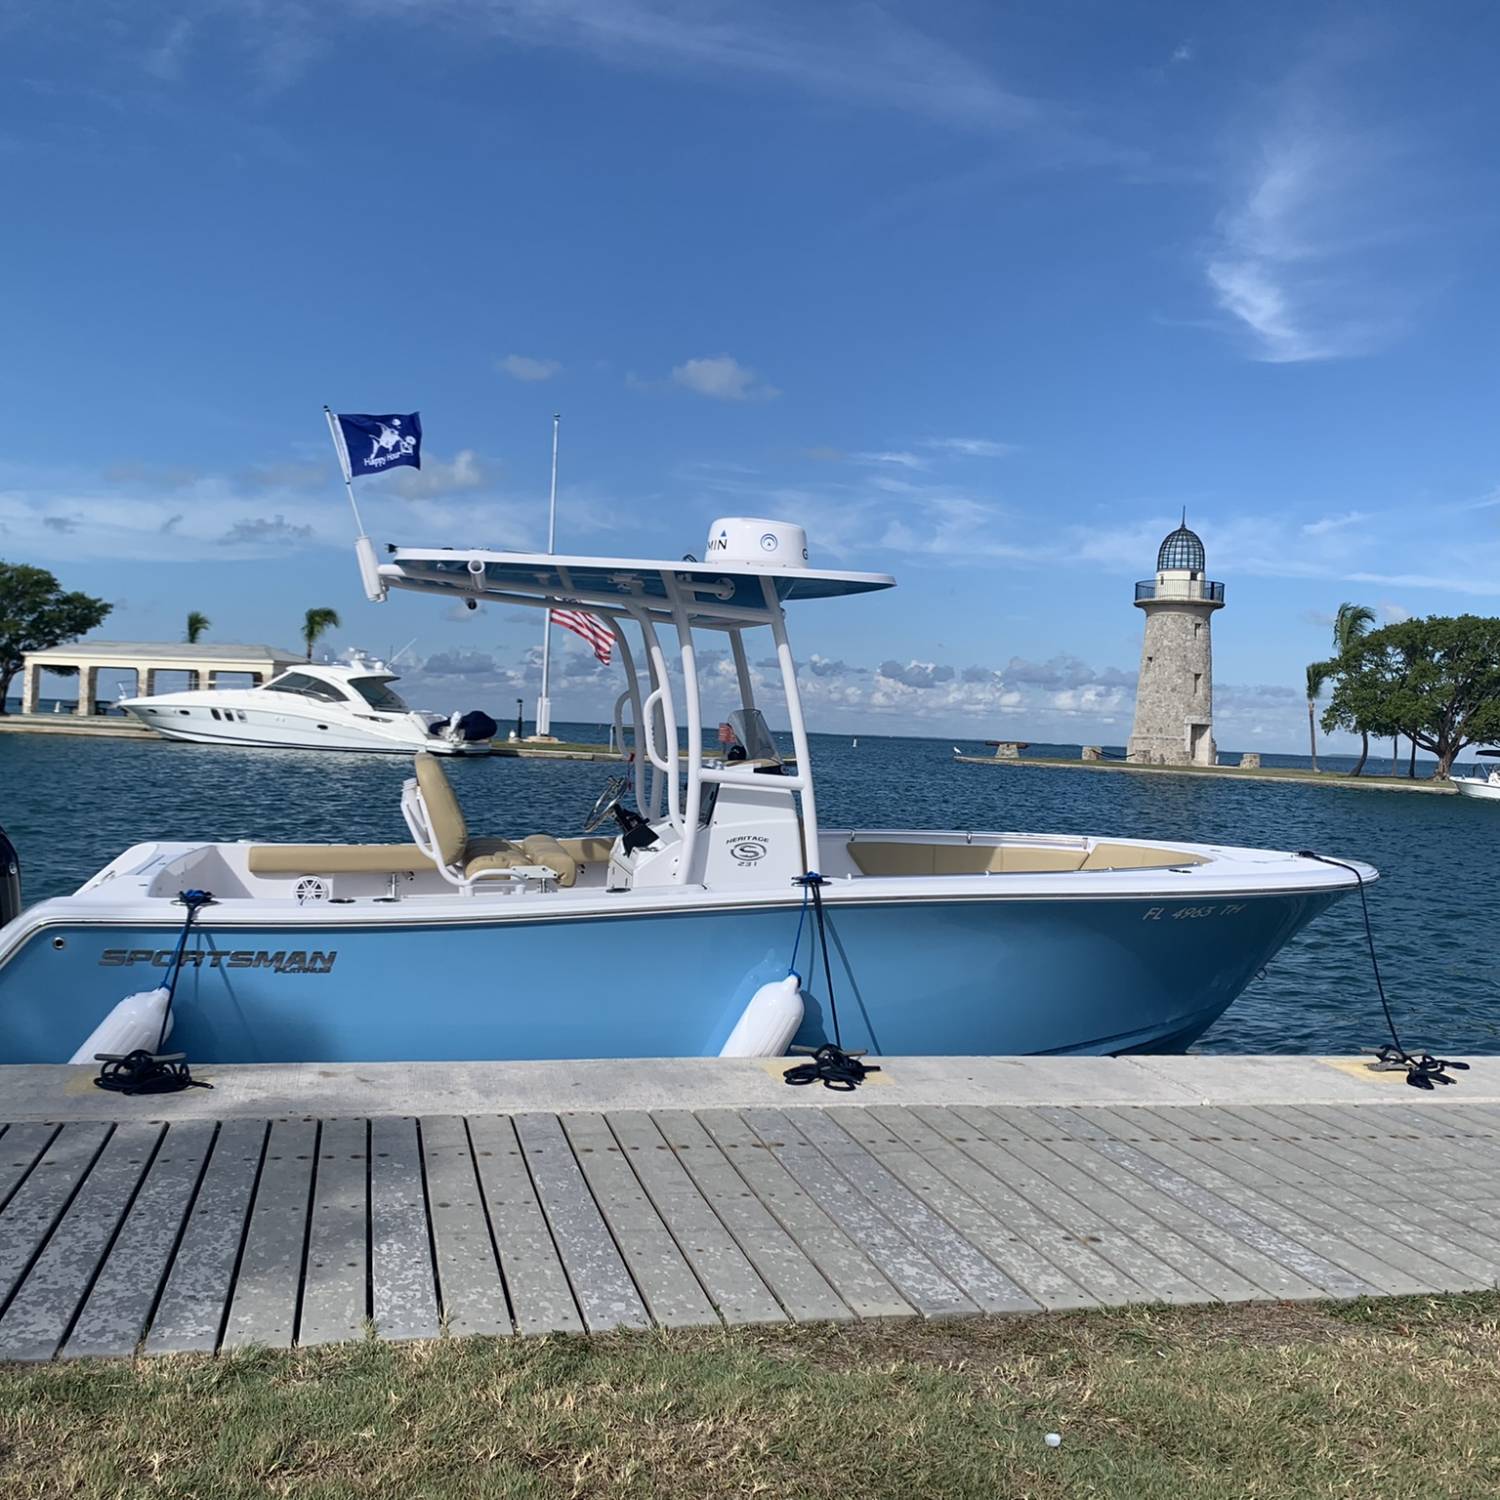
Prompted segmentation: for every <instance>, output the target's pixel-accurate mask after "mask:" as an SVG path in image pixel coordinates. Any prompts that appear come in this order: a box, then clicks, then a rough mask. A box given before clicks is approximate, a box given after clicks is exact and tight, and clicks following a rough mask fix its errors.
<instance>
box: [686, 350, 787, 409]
mask: <svg viewBox="0 0 1500 1500" xmlns="http://www.w3.org/2000/svg"><path fill="white" fill-rule="evenodd" d="M672 379H673V380H675V381H676V382H677V384H678V385H680V386H684V387H686V389H688V390H690V391H696V392H697V393H698V395H700V396H711V397H713V398H714V400H716V401H769V400H771V399H772V397H774V396H779V395H780V394H781V392H780V391H779V390H777V389H776V387H775V386H774V385H767V384H766V383H765V382H764V381H762V380H761V379H760V377H759V376H758V375H757V374H756V373H755V371H754V370H751V369H747V368H746V367H745V366H744V365H742V364H741V363H740V362H739V360H737V359H735V358H734V357H733V355H729V354H716V355H713V356H711V357H710V358H706V359H690V360H687V361H685V362H684V363H682V364H680V365H677V366H675V367H674V368H673V370H672Z"/></svg>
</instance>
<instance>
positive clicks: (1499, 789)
mask: <svg viewBox="0 0 1500 1500" xmlns="http://www.w3.org/2000/svg"><path fill="white" fill-rule="evenodd" d="M1449 780H1450V781H1452V783H1453V785H1454V788H1455V790H1456V791H1457V792H1458V794H1459V796H1460V797H1487V798H1489V800H1490V801H1492V802H1500V781H1485V780H1482V779H1481V778H1480V777H1478V776H1451V777H1449Z"/></svg>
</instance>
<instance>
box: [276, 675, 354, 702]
mask: <svg viewBox="0 0 1500 1500" xmlns="http://www.w3.org/2000/svg"><path fill="white" fill-rule="evenodd" d="M264 690H265V691H266V692H268V693H296V694H297V695H298V696H299V697H302V698H316V699H317V700H318V701H319V702H320V703H343V702H344V701H345V699H344V695H343V694H342V693H341V692H340V691H339V690H338V689H337V688H336V687H334V686H333V684H332V683H328V682H322V681H320V680H319V679H318V678H316V677H309V676H308V674H307V673H306V672H288V673H287V674H286V675H285V676H283V677H278V678H277V679H276V680H275V682H268V683H267V684H266V686H265V689H264Z"/></svg>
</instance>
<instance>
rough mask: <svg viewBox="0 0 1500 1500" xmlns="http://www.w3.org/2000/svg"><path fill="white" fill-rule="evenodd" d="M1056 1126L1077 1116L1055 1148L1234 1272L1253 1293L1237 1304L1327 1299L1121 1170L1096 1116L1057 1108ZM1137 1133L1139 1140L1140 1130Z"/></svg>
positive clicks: (1061, 1127)
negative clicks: (1105, 1145)
mask: <svg viewBox="0 0 1500 1500" xmlns="http://www.w3.org/2000/svg"><path fill="white" fill-rule="evenodd" d="M1049 1113H1050V1114H1051V1115H1052V1121H1051V1124H1052V1125H1053V1126H1054V1127H1055V1128H1057V1129H1059V1130H1068V1129H1069V1122H1068V1119H1067V1116H1068V1115H1070V1114H1073V1115H1076V1116H1077V1124H1076V1126H1074V1127H1072V1135H1071V1140H1070V1142H1068V1143H1064V1142H1063V1141H1062V1140H1061V1139H1060V1140H1059V1142H1058V1145H1057V1146H1056V1147H1055V1148H1054V1149H1055V1150H1058V1151H1059V1152H1062V1153H1064V1154H1066V1155H1067V1157H1068V1159H1069V1160H1070V1161H1074V1162H1076V1163H1077V1164H1078V1165H1079V1166H1081V1167H1082V1168H1083V1169H1084V1170H1085V1171H1087V1172H1090V1173H1092V1174H1093V1175H1094V1176H1095V1177H1097V1178H1099V1179H1100V1181H1102V1182H1105V1183H1107V1184H1108V1185H1109V1187H1110V1188H1111V1189H1112V1190H1113V1191H1115V1192H1116V1193H1119V1194H1120V1195H1121V1196H1122V1197H1125V1198H1128V1199H1130V1201H1131V1202H1133V1203H1135V1204H1137V1205H1138V1206H1139V1207H1140V1208H1141V1209H1142V1210H1144V1211H1145V1212H1146V1213H1149V1214H1150V1215H1151V1216H1152V1217H1153V1218H1156V1219H1160V1220H1161V1221H1162V1222H1163V1223H1164V1224H1168V1225H1170V1226H1171V1227H1172V1228H1174V1229H1176V1230H1177V1232H1178V1233H1179V1234H1181V1235H1182V1237H1183V1238H1184V1239H1185V1240H1187V1241H1188V1242H1189V1243H1191V1244H1194V1245H1199V1246H1201V1247H1202V1249H1203V1251H1204V1252H1205V1254H1207V1255H1209V1256H1212V1257H1213V1258H1214V1259H1215V1260H1217V1261H1218V1262H1219V1263H1220V1264H1222V1265H1224V1266H1226V1267H1228V1268H1229V1271H1230V1273H1231V1274H1232V1275H1234V1276H1237V1277H1239V1278H1241V1279H1242V1280H1243V1281H1244V1282H1245V1283H1246V1284H1247V1285H1248V1286H1250V1287H1252V1288H1254V1289H1255V1290H1254V1291H1251V1292H1247V1293H1245V1294H1243V1296H1241V1297H1238V1298H1236V1299H1235V1300H1242V1301H1247V1302H1255V1301H1264V1300H1280V1299H1285V1298H1296V1299H1308V1298H1313V1297H1319V1296H1321V1295H1322V1292H1321V1290H1320V1289H1319V1288H1318V1287H1316V1286H1314V1285H1313V1284H1312V1283H1311V1282H1310V1281H1308V1280H1306V1279H1305V1278H1304V1277H1301V1276H1298V1275H1297V1274H1296V1273H1295V1272H1294V1271H1291V1270H1289V1269H1288V1268H1287V1267H1286V1266H1284V1265H1282V1263H1281V1262H1280V1261H1278V1260H1273V1259H1272V1258H1271V1257H1270V1256H1268V1255H1266V1254H1264V1253H1263V1252H1262V1251H1260V1250H1257V1249H1256V1248H1255V1247H1254V1246H1253V1245H1247V1244H1246V1243H1245V1242H1244V1241H1243V1240H1241V1239H1239V1238H1237V1237H1236V1236H1235V1235H1233V1234H1231V1233H1230V1232H1229V1231H1227V1230H1226V1229H1224V1228H1222V1227H1221V1226H1220V1225H1218V1224H1215V1223H1212V1222H1211V1221H1209V1220H1208V1219H1205V1218H1203V1217H1202V1216H1201V1215H1199V1214H1197V1213H1194V1212H1193V1210H1192V1209H1191V1208H1189V1207H1188V1205H1187V1204H1185V1203H1183V1202H1181V1201H1180V1200H1179V1199H1177V1198H1174V1197H1173V1196H1172V1195H1171V1194H1169V1193H1163V1192H1160V1191H1159V1190H1158V1189H1156V1188H1154V1187H1153V1186H1152V1185H1151V1184H1150V1183H1148V1182H1146V1181H1145V1180H1144V1179H1142V1178H1139V1177H1136V1176H1135V1175H1134V1174H1133V1173H1131V1172H1127V1171H1122V1170H1121V1168H1120V1165H1119V1163H1118V1162H1115V1161H1111V1160H1110V1159H1109V1157H1107V1156H1106V1155H1104V1153H1103V1152H1102V1151H1101V1150H1100V1149H1099V1148H1100V1146H1101V1145H1102V1144H1103V1143H1104V1142H1105V1141H1111V1140H1117V1139H1118V1137H1117V1136H1116V1135H1114V1134H1111V1133H1110V1132H1109V1131H1107V1130H1105V1129H1104V1128H1103V1127H1101V1126H1100V1125H1099V1124H1097V1123H1096V1122H1094V1121H1093V1119H1092V1114H1091V1112H1089V1111H1085V1110H1081V1109H1080V1110H1066V1109H1058V1110H1053V1111H1049ZM1133 1133H1134V1134H1135V1135H1136V1136H1137V1137H1138V1138H1140V1137H1141V1133H1140V1131H1139V1130H1134V1128H1133Z"/></svg>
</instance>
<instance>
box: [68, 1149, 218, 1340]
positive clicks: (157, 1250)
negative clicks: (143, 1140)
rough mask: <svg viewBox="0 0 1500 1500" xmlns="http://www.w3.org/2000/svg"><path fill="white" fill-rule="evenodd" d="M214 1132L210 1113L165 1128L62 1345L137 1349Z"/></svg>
mask: <svg viewBox="0 0 1500 1500" xmlns="http://www.w3.org/2000/svg"><path fill="white" fill-rule="evenodd" d="M214 1131H215V1126H214V1123H213V1121H211V1120H184V1121H182V1122H181V1123H180V1124H176V1125H171V1126H168V1127H167V1134H166V1139H165V1140H163V1141H162V1143H161V1145H160V1146H159V1147H158V1148H157V1152H156V1155H155V1156H154V1157H153V1158H152V1161H151V1166H150V1168H149V1169H148V1170H147V1173H146V1180H145V1182H143V1183H142V1184H141V1188H140V1191H139V1192H138V1193H137V1194H136V1196H135V1201H134V1202H133V1203H132V1204H131V1205H130V1212H129V1214H128V1215H127V1217H126V1219H125V1222H124V1224H123V1225H122V1226H121V1227H120V1232H119V1234H118V1235H117V1236H116V1238H115V1242H114V1245H113V1246H112V1247H111V1249H110V1252H109V1256H108V1258H107V1259H106V1260H105V1262H104V1264H103V1266H102V1267H101V1268H100V1270H99V1274H98V1276H97V1277H95V1279H94V1285H93V1288H92V1290H91V1291H90V1292H89V1295H88V1300H87V1301H86V1302H85V1303H84V1304H83V1309H82V1311H81V1312H80V1313H79V1314H78V1319H77V1321H76V1322H75V1323H74V1324H73V1331H72V1332H71V1333H70V1334H69V1335H68V1341H67V1343H66V1344H65V1345H64V1346H63V1351H62V1352H63V1353H64V1354H65V1355H67V1356H68V1357H70V1358H72V1357H77V1356H82V1355H88V1354H95V1355H115V1356H121V1355H127V1354H132V1353H134V1351H135V1348H136V1346H137V1345H138V1344H139V1343H140V1341H141V1337H142V1335H144V1333H145V1331H146V1324H147V1322H148V1321H149V1320H150V1317H151V1309H152V1308H153V1307H154V1306H155V1305H156V1298H157V1294H158V1292H159V1291H160V1290H161V1288H162V1285H163V1283H164V1281H165V1280H166V1275H167V1268H168V1266H169V1265H170V1263H171V1259H172V1250H173V1248H174V1246H175V1245H176V1244H177V1237H178V1235H179V1233H180V1232H181V1230H182V1226H183V1224H184V1222H185V1221H186V1219H187V1214H188V1209H189V1207H190V1206H191V1205H192V1202H193V1195H194V1194H195V1193H196V1192H197V1190H198V1182H199V1180H200V1178H201V1177H202V1175H203V1166H204V1163H205V1162H206V1161H207V1160H208V1153H209V1151H210V1150H211V1149H212V1146H213V1139H214Z"/></svg>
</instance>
